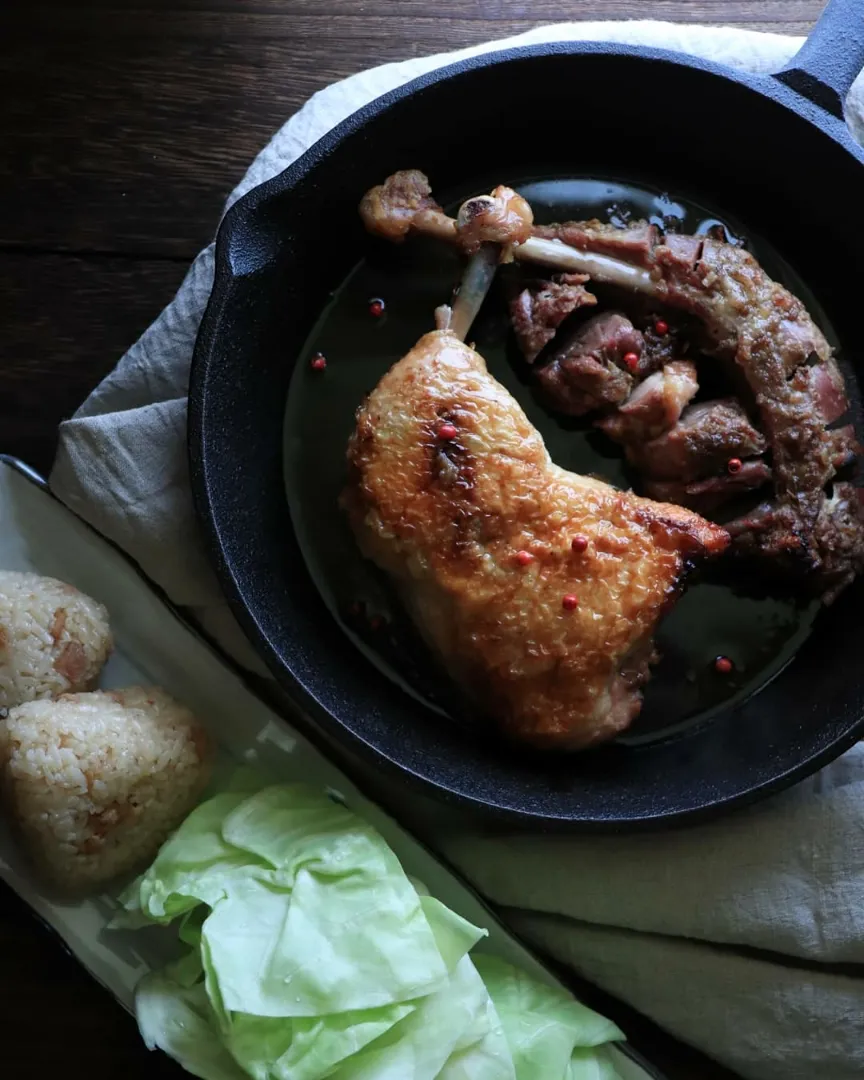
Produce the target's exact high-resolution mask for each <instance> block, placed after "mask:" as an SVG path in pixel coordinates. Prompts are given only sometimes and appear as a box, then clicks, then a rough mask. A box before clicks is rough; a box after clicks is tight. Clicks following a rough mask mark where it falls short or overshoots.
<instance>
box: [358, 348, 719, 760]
mask: <svg viewBox="0 0 864 1080" xmlns="http://www.w3.org/2000/svg"><path fill="white" fill-rule="evenodd" d="M348 459H349V468H350V473H349V483H348V486H347V489H346V491H345V493H344V495H343V506H344V508H345V509H346V510H347V512H348V514H349V517H350V520H351V524H352V527H353V529H354V532H355V534H356V536H357V539H358V541H359V544H360V546H361V549H362V551H363V552H364V554H365V555H366V556H367V557H369V558H370V559H372V560H373V561H374V562H375V563H377V565H378V566H379V567H381V568H382V569H383V570H385V571H386V572H388V573H389V574H391V575H392V576H393V578H394V579H395V580H396V582H397V583H398V585H399V586H400V589H401V593H402V597H403V600H404V602H405V604H406V606H407V608H408V610H409V612H410V614H411V616H412V617H413V619H414V621H415V623H416V625H417V626H418V627H419V629H420V630H421V632H422V633H423V634H424V636H425V638H426V639H427V641H428V642H429V644H430V645H431V647H432V648H433V649H434V651H435V652H436V653H437V654H438V655H439V656H440V658H441V659H442V660H443V662H444V664H445V666H446V667H447V669H448V670H449V672H450V673H451V675H452V676H453V677H454V678H455V680H456V681H457V682H458V683H459V684H460V685H461V686H462V687H463V688H464V689H465V690H466V691H467V693H468V694H469V696H470V697H471V698H472V699H473V700H474V701H475V702H476V703H477V704H478V705H479V706H480V708H481V709H482V710H483V711H484V712H485V713H487V714H489V715H490V716H491V717H493V718H494V719H496V720H497V721H498V722H499V723H500V724H501V726H502V727H503V729H504V730H505V731H506V732H507V733H509V734H511V735H513V736H515V737H519V738H522V739H525V740H527V741H529V742H531V743H534V744H536V745H539V746H547V747H559V748H567V749H576V748H579V747H585V746H588V745H590V744H592V743H597V742H600V741H602V740H604V739H608V738H610V737H612V736H613V735H615V734H616V733H617V732H619V731H621V730H622V729H624V728H626V727H627V726H628V724H629V723H630V722H631V720H632V719H633V717H634V716H635V715H636V714H637V713H638V712H639V709H640V707H641V694H640V692H639V687H640V685H641V684H642V683H643V682H644V681H645V679H646V678H647V677H648V665H649V663H650V662H651V661H652V659H653V655H654V650H653V644H652V634H653V631H654V628H655V626H656V624H657V621H658V619H660V617H661V616H662V615H663V613H664V612H665V611H666V609H667V608H668V607H669V605H670V603H671V602H672V601H673V600H674V598H675V596H676V593H677V591H678V589H679V588H680V586H681V584H682V581H683V578H684V576H685V573H686V571H687V569H688V566H689V564H690V563H691V562H693V561H694V560H697V559H699V558H701V557H703V556H709V555H714V554H717V553H719V552H721V551H723V549H724V548H725V547H726V545H727V543H728V542H729V537H728V534H727V533H726V532H725V530H724V529H722V528H721V527H719V526H717V525H712V524H711V523H709V522H707V521H705V520H703V519H702V518H700V517H699V516H698V515H696V514H694V513H693V512H691V511H689V510H685V509H683V508H681V507H679V506H672V505H667V504H662V503H655V502H651V501H650V500H648V499H644V498H640V497H638V496H636V495H633V494H632V493H630V492H623V491H618V490H616V489H615V488H612V487H610V486H609V485H608V484H605V483H603V482H601V481H599V480H594V479H590V478H588V477H584V476H577V475H575V474H573V473H570V472H566V471H565V470H564V469H561V468H559V467H558V466H556V465H555V464H554V463H553V462H552V461H551V460H550V458H549V454H548V452H547V450H546V447H545V445H544V443H543V440H542V438H541V436H540V434H539V433H538V432H537V431H536V430H535V429H534V428H533V427H532V426H531V424H530V423H529V421H528V419H527V417H526V416H525V414H524V413H523V411H522V409H521V408H520V407H519V405H518V403H517V402H516V401H515V400H514V399H513V397H512V396H511V395H510V394H509V393H508V391H507V390H506V389H505V388H504V387H503V386H501V385H500V384H499V383H497V382H496V381H495V379H493V378H492V377H491V375H490V374H489V373H488V371H487V370H486V364H485V362H484V360H483V358H482V357H481V356H480V355H479V354H478V353H477V352H475V351H474V350H473V349H471V348H469V347H468V346H467V345H465V344H464V343H463V342H462V341H461V340H459V338H458V337H457V336H456V335H454V334H452V333H450V332H448V331H436V332H433V333H429V334H426V335H425V337H423V338H421V340H420V341H419V342H418V344H417V345H416V346H415V347H414V348H413V349H412V350H411V351H410V352H409V353H408V355H407V356H405V357H404V358H403V359H402V360H400V361H399V362H398V363H397V364H395V365H394V367H393V368H392V369H391V370H390V371H389V372H388V373H387V374H386V375H385V376H384V378H383V379H382V380H381V382H380V383H379V384H378V386H377V388H376V389H375V390H374V391H373V392H372V393H371V394H370V395H369V397H368V399H367V400H366V401H365V403H364V404H363V405H362V406H361V407H360V409H359V411H358V414H357V426H356V430H355V433H354V435H353V436H352V439H351V442H350V446H349V451H348Z"/></svg>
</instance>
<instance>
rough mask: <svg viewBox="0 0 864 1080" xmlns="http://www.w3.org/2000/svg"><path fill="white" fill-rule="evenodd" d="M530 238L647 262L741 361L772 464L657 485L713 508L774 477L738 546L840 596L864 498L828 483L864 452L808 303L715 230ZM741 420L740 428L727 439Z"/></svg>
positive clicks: (581, 230) (709, 339) (861, 559)
mask: <svg viewBox="0 0 864 1080" xmlns="http://www.w3.org/2000/svg"><path fill="white" fill-rule="evenodd" d="M533 235H534V237H536V238H539V239H543V240H546V241H549V240H552V241H558V242H560V243H562V244H566V245H569V246H571V247H573V248H576V249H578V250H579V251H582V252H586V253H593V254H596V255H602V256H604V257H609V256H612V257H614V258H616V259H619V260H621V261H623V262H626V263H628V264H630V265H632V266H633V267H638V268H639V269H640V270H648V271H649V272H650V275H651V281H652V286H651V289H652V291H653V295H654V297H655V298H656V300H657V301H659V302H661V303H662V304H664V305H666V306H667V307H668V308H670V309H677V310H679V311H682V312H686V313H687V315H688V316H691V317H693V316H695V318H696V319H697V320H698V324H699V326H700V327H701V335H700V336H701V340H700V341H699V345H700V347H701V348H702V350H703V351H704V352H705V353H707V354H708V355H712V356H715V357H717V358H718V359H721V360H726V361H732V362H734V363H735V364H736V365H737V367H738V369H739V371H740V372H741V374H742V375H743V376H744V378H745V379H746V381H747V383H748V385H749V388H750V391H751V392H752V395H753V398H754V400H755V402H756V407H757V409H758V413H759V422H760V425H761V427H762V430H763V431H764V435H765V439H766V441H767V445H768V448H770V450H771V460H772V464H771V468H770V469H769V468H768V466H767V465H766V464H765V463H764V462H761V461H753V462H748V463H745V464H746V467H745V469H744V470H743V472H739V473H737V474H736V475H735V476H734V477H731V478H723V477H722V476H719V475H717V476H715V477H710V478H709V477H703V479H705V480H706V482H707V481H708V480H709V479H710V480H712V483H711V484H710V485H709V487H710V488H711V491H710V493H708V492H707V489H706V491H702V490H701V489H700V491H699V492H698V497H696V493H695V492H694V491H693V490H691V488H692V485H693V483H694V482H695V477H694V475H693V474H692V473H691V474H690V475H689V476H688V475H683V474H682V475H680V476H677V477H676V478H675V479H676V480H677V481H679V483H678V485H677V486H669V485H668V484H664V486H663V487H658V486H657V485H656V484H652V486H651V490H652V491H654V492H657V491H664V492H666V493H667V494H668V495H669V496H670V497H679V496H677V495H676V494H675V493H676V492H680V493H681V494H680V498H681V500H682V502H684V503H686V504H687V505H696V506H699V507H700V508H704V507H705V506H707V502H706V501H705V499H704V498H703V496H704V495H706V494H710V498H709V500H708V501H709V502H712V503H713V504H715V505H716V504H718V502H722V501H724V500H723V498H720V495H721V492H725V493H726V497H728V496H729V495H730V494H733V493H734V492H735V491H737V490H741V489H745V488H750V489H752V488H756V487H759V486H760V485H761V484H763V483H765V482H766V481H768V480H771V481H772V482H773V485H774V498H773V499H772V500H770V501H769V502H768V503H766V504H765V506H763V507H762V508H760V512H759V513H758V514H750V515H748V516H747V517H746V518H745V519H742V520H741V521H740V522H736V524H735V527H734V528H733V529H732V530H731V531H732V533H733V537H734V540H735V550H736V551H738V552H739V553H741V554H746V555H748V556H755V555H762V556H764V557H766V558H767V559H768V560H769V562H770V566H771V567H773V568H776V569H782V570H786V571H787V572H789V573H791V574H793V575H803V576H804V577H805V578H806V579H808V580H809V581H810V583H811V584H812V585H813V586H814V587H815V588H816V590H817V591H819V592H821V593H822V594H823V595H824V596H825V597H826V598H829V599H830V597H832V596H834V595H836V593H837V592H838V591H839V590H840V589H842V588H843V587H844V586H845V585H847V584H848V583H849V582H850V581H851V580H852V579H853V577H854V576H855V574H856V573H858V572H860V571H861V570H862V569H864V514H862V506H861V499H860V498H859V497H858V495H857V492H856V491H855V490H854V489H853V488H852V487H851V486H850V485H848V484H834V485H833V489H832V485H831V482H832V480H833V478H834V476H835V473H836V471H837V469H838V467H840V465H841V464H845V463H848V462H849V461H850V460H851V459H852V458H853V457H854V455H855V453H856V449H857V448H856V443H855V440H854V437H853V436H850V435H849V434H848V429H843V430H845V432H846V433H845V434H844V435H839V434H838V433H837V432H836V431H831V430H829V428H828V425H829V424H830V423H832V422H834V421H835V420H837V419H838V418H839V417H840V416H842V415H843V413H844V412H846V410H847V409H848V407H849V402H848V399H847V395H846V389H845V386H844V382H843V377H842V375H841V373H840V370H839V368H838V367H837V363H836V361H835V359H834V358H833V356H832V353H831V348H830V346H829V345H828V342H827V341H826V340H825V337H824V335H823V334H822V332H821V331H820V330H819V329H818V327H817V326H816V325H815V323H814V322H813V320H812V319H811V318H810V315H809V314H808V312H807V310H806V308H805V307H804V305H803V304H802V303H801V301H800V300H799V299H798V298H797V297H795V296H793V295H792V294H791V293H790V292H789V291H788V290H787V289H785V288H783V286H782V285H779V284H778V283H777V282H775V281H772V280H771V278H769V277H768V275H767V274H766V273H765V272H764V270H762V268H761V267H760V266H759V264H758V263H757V262H756V260H755V259H754V258H753V256H752V255H750V254H749V253H748V252H746V251H744V250H743V249H742V248H741V247H739V246H736V245H734V244H730V243H724V242H721V241H719V240H715V239H713V238H711V237H702V236H684V235H675V234H669V235H666V236H662V235H661V234H660V233H659V231H658V230H657V229H656V228H654V227H653V226H649V225H644V224H639V225H635V226H632V227H628V228H626V229H617V228H615V227H614V226H612V225H606V224H603V223H600V222H569V223H566V224H562V225H546V226H535V228H534V230H533ZM643 291H644V290H643ZM599 317H600V316H598V318H599ZM539 375H540V378H541V382H542V381H543V377H542V372H541V373H539ZM557 404H558V407H559V408H560V409H561V410H562V411H563V412H567V413H571V412H572V394H571V393H570V392H565V390H564V389H563V387H562V389H561V391H560V393H559V401H558V403H557ZM739 428H740V424H739V423H738V422H737V421H736V422H734V423H733V424H732V428H731V429H730V439H731V436H732V435H734V434H735V431H737V430H738V429H739ZM721 441H722V439H721V440H719V441H718V444H717V445H719V442H721ZM726 441H727V442H728V441H730V440H729V439H727V440H726ZM733 441H734V440H733ZM762 449H764V445H763V447H762ZM733 452H734V451H733ZM756 452H759V451H756ZM628 456H631V460H632V456H633V455H632V454H630V455H628ZM648 456H651V457H653V456H654V455H653V454H649V455H648ZM654 475H655V476H656V475H657V474H656V472H655V473H654ZM664 479H671V478H668V477H664ZM721 481H722V482H721Z"/></svg>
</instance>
